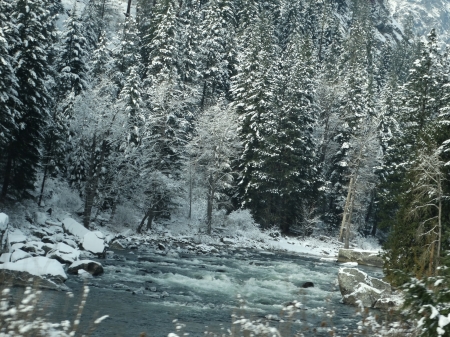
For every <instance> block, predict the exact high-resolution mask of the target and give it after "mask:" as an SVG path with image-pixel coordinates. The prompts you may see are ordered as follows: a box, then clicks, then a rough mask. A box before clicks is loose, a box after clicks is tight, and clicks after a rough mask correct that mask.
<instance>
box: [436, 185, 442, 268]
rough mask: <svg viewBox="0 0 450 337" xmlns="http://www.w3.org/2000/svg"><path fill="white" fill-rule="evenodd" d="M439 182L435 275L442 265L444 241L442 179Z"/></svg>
mask: <svg viewBox="0 0 450 337" xmlns="http://www.w3.org/2000/svg"><path fill="white" fill-rule="evenodd" d="M437 182H438V191H439V196H438V198H439V204H438V242H437V243H438V244H437V251H436V266H435V268H436V269H435V274H436V275H437V274H438V267H439V264H440V261H439V260H440V258H441V241H442V181H441V177H440V176H438V178H437Z"/></svg>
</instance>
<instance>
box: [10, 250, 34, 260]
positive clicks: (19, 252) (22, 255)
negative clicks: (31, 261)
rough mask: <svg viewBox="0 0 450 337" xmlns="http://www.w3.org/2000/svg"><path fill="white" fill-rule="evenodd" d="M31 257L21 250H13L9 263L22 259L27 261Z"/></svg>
mask: <svg viewBox="0 0 450 337" xmlns="http://www.w3.org/2000/svg"><path fill="white" fill-rule="evenodd" d="M29 257H31V255H30V254H29V253H27V252H25V251H23V250H22V249H16V250H14V252H13V253H12V254H11V259H10V261H11V262H16V261H19V260H23V259H27V258H29Z"/></svg>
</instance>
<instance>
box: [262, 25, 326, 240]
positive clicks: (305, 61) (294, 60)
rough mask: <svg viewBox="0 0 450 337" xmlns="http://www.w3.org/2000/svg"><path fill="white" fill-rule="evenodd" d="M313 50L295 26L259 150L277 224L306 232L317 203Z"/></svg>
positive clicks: (314, 60)
mask: <svg viewBox="0 0 450 337" xmlns="http://www.w3.org/2000/svg"><path fill="white" fill-rule="evenodd" d="M314 55H315V51H314V49H313V47H312V41H311V39H310V38H309V36H307V35H306V36H305V35H303V34H302V33H301V32H300V30H296V31H295V32H294V34H292V36H291V38H290V41H289V43H288V46H287V48H286V50H285V53H284V54H283V56H282V60H283V61H282V62H281V65H280V73H279V75H278V76H277V77H276V79H277V80H276V81H277V82H276V85H275V90H274V97H275V100H274V103H275V105H274V110H272V112H273V113H271V118H269V119H268V121H267V128H266V129H268V130H270V131H269V132H266V133H267V134H268V136H269V137H268V139H267V143H268V144H269V146H268V147H267V148H266V152H265V153H264V154H262V155H261V160H262V162H263V165H262V167H267V168H269V167H270V168H271V171H272V172H268V171H267V172H266V174H267V176H268V177H271V178H272V186H271V187H270V188H269V189H268V191H270V193H272V194H273V196H272V200H273V203H274V204H273V205H272V206H271V208H273V209H274V210H276V211H277V212H278V213H277V215H276V217H277V219H278V223H279V224H280V227H281V229H282V230H283V231H285V232H287V231H289V230H290V229H292V230H297V231H301V232H302V233H303V234H308V235H309V234H311V233H310V232H309V233H306V232H305V228H302V224H305V223H307V221H306V220H309V219H308V218H309V217H310V216H312V213H313V212H310V210H313V209H315V208H316V207H317V206H318V205H317V204H316V201H317V192H318V185H319V180H320V178H319V167H318V162H317V146H316V144H317V142H316V140H315V126H316V121H317V116H318V112H319V110H318V106H317V105H316V102H315V89H316V88H315V84H316V83H315V76H316V73H315V64H316V62H317V60H316V59H315V58H314ZM304 210H308V212H303V211H304ZM306 213H307V214H306ZM310 229H311V228H309V230H310Z"/></svg>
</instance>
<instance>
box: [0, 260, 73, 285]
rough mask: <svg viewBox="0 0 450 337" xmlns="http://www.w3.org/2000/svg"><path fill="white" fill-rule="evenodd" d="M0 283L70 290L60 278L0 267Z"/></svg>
mask: <svg viewBox="0 0 450 337" xmlns="http://www.w3.org/2000/svg"><path fill="white" fill-rule="evenodd" d="M0 266H1V265H0ZM0 284H4V285H8V286H20V287H29V286H33V287H38V288H43V289H51V290H63V291H69V290H70V289H69V288H68V287H67V286H66V285H65V284H64V282H63V281H62V280H61V279H58V278H51V277H50V278H47V277H43V276H37V275H33V274H30V273H29V272H27V271H20V270H11V269H0Z"/></svg>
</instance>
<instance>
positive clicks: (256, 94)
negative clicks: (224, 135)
mask: <svg viewBox="0 0 450 337" xmlns="http://www.w3.org/2000/svg"><path fill="white" fill-rule="evenodd" d="M275 55H276V47H275V36H274V31H273V26H272V22H271V21H270V15H268V13H266V12H262V13H260V14H258V16H257V17H256V18H255V20H254V22H253V24H252V25H251V26H249V27H247V29H246V30H245V31H244V36H243V37H242V40H241V50H240V54H239V55H238V60H239V65H238V74H237V75H236V76H235V77H234V79H233V88H232V92H233V95H234V102H233V106H234V107H235V108H236V111H237V113H238V114H239V116H240V117H239V122H240V129H239V133H240V136H241V139H242V141H243V147H244V151H243V153H242V156H241V163H240V167H239V170H240V171H241V172H242V178H241V181H240V182H239V189H240V193H239V194H240V199H241V203H242V205H243V206H244V207H249V208H250V209H251V210H252V212H253V214H254V215H255V216H256V219H257V221H258V222H260V223H261V224H263V225H265V226H268V225H272V224H274V223H273V222H272V221H273V219H272V218H269V215H270V212H271V211H272V210H271V209H269V207H268V206H267V205H266V204H265V203H266V202H267V203H268V202H270V201H269V200H268V195H267V194H266V193H267V190H266V189H265V188H261V187H262V186H264V185H265V186H268V185H267V184H268V182H267V175H266V172H265V171H266V170H268V169H270V168H267V167H264V166H263V162H262V158H261V154H264V151H265V147H266V146H267V144H266V132H267V131H268V130H266V127H267V125H266V122H267V119H268V118H270V117H271V116H270V114H271V110H272V108H273V99H274V98H273V89H274V83H273V81H274V73H275V69H274V64H273V59H274V57H275ZM269 183H270V182H269ZM263 210H266V212H267V213H268V214H262V212H263Z"/></svg>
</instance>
